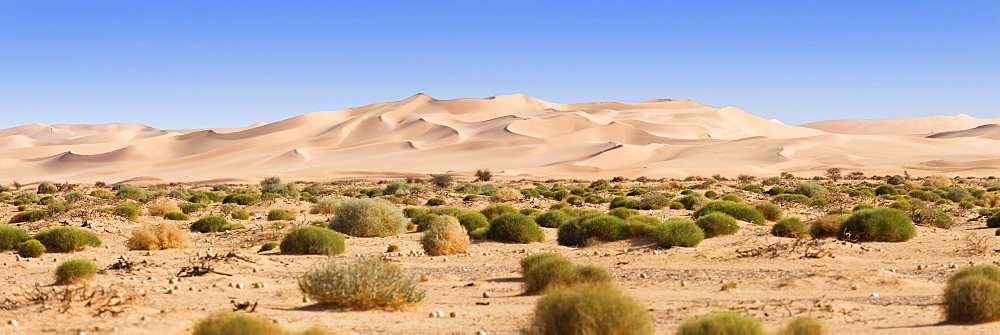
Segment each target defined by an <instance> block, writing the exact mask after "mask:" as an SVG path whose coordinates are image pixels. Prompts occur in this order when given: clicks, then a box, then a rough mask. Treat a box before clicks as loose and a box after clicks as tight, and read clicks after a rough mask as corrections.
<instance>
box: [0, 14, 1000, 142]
mask: <svg viewBox="0 0 1000 335" xmlns="http://www.w3.org/2000/svg"><path fill="white" fill-rule="evenodd" d="M420 92H422V93H427V94H429V95H431V96H433V97H435V98H438V99H453V98H473V97H475V98H478V97H487V96H491V95H500V94H513V93H525V94H529V95H532V96H535V97H538V98H540V99H544V100H548V101H553V102H559V103H576V102H591V101H624V102H638V101H643V100H650V99H658V98H671V99H692V100H695V101H699V102H702V103H705V104H709V105H714V106H720V107H721V106H729V105H733V106H736V107H739V108H742V109H744V110H746V111H748V112H750V113H753V114H756V115H758V116H761V117H764V118H778V119H781V120H783V121H785V122H786V123H790V124H800V123H806V122H812V121H820V120H829V119H842V118H897V117H912V116H924V115H954V114H958V113H966V114H970V115H973V116H978V117H1000V1H995V0H986V1H919V0H907V1H903V0H899V1H871V0H869V1H802V0H799V1H629V2H627V4H620V3H619V2H616V1H565V2H562V1H253V0H249V1H100V0H94V1H46V0H37V1H8V0H0V128H9V127H14V126H18V125H23V124H28V123H35V122H42V123H49V124H55V123H84V124H98V123H140V124H147V125H150V126H153V127H157V128H162V129H184V128H201V127H241V126H247V125H250V124H253V123H256V122H273V121H277V120H281V119H285V118H288V117H292V116H295V115H299V114H303V113H307V112H310V111H317V110H338V109H344V108H350V107H355V106H361V105H366V104H369V103H375V102H384V101H395V100H400V99H404V98H406V97H408V96H410V95H413V94H415V93H420Z"/></svg>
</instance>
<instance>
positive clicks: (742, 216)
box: [694, 200, 765, 234]
mask: <svg viewBox="0 0 1000 335" xmlns="http://www.w3.org/2000/svg"><path fill="white" fill-rule="evenodd" d="M710 213H723V214H726V215H729V216H731V217H733V218H735V219H738V220H743V221H746V222H750V223H756V224H758V225H764V224H765V220H764V214H761V213H760V212H758V211H757V210H756V209H754V208H753V207H750V205H747V204H742V203H737V202H732V201H724V200H720V201H712V202H710V203H708V204H705V206H702V207H701V208H699V209H698V210H697V211H695V212H694V218H696V219H698V218H701V217H702V216H705V215H707V214H710ZM703 228H704V227H703ZM705 233H706V234H707V233H708V231H705Z"/></svg>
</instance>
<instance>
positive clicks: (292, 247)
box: [281, 225, 345, 255]
mask: <svg viewBox="0 0 1000 335" xmlns="http://www.w3.org/2000/svg"><path fill="white" fill-rule="evenodd" d="M344 249H345V247H344V235H343V234H341V233H338V232H336V231H333V230H330V229H327V228H323V227H316V226H313V225H306V226H301V227H297V228H295V229H292V231H290V232H288V234H287V235H285V238H283V239H281V253H284V254H306V255H339V254H341V253H343V252H344Z"/></svg>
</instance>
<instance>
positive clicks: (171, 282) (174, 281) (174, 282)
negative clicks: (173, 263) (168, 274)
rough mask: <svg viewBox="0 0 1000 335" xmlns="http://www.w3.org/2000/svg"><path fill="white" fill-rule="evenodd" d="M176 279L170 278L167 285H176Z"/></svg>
mask: <svg viewBox="0 0 1000 335" xmlns="http://www.w3.org/2000/svg"><path fill="white" fill-rule="evenodd" d="M177 279H178V278H177V277H173V278H170V280H168V281H167V283H169V284H177Z"/></svg>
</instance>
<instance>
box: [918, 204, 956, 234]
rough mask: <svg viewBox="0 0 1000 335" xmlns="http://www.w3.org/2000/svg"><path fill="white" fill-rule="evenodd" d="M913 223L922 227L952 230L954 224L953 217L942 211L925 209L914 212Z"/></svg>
mask: <svg viewBox="0 0 1000 335" xmlns="http://www.w3.org/2000/svg"><path fill="white" fill-rule="evenodd" d="M912 217H913V223H916V224H918V225H922V226H931V227H938V228H943V229H948V228H951V225H952V224H954V221H952V219H951V216H949V215H948V213H945V212H944V211H942V210H940V209H933V208H924V209H918V210H916V211H914V212H913V215H912Z"/></svg>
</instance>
